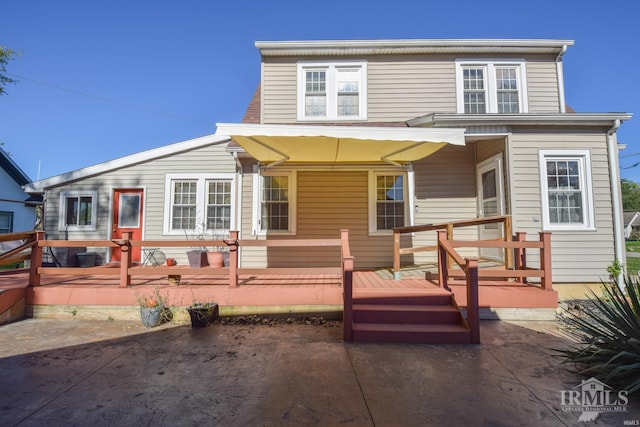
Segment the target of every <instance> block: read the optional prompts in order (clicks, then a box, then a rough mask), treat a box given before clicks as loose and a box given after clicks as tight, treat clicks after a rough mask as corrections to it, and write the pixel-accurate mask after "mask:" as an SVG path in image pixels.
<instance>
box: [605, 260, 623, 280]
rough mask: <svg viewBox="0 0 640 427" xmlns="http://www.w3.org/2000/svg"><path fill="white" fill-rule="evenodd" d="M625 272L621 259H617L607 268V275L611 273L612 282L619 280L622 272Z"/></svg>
mask: <svg viewBox="0 0 640 427" xmlns="http://www.w3.org/2000/svg"><path fill="white" fill-rule="evenodd" d="M623 270H624V264H623V263H621V262H620V260H619V259H616V260H615V261H613V262H612V263H611V265H609V267H607V273H609V278H610V279H611V280H617V279H618V277H619V276H620V274H622V271H623Z"/></svg>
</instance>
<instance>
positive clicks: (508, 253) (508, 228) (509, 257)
mask: <svg viewBox="0 0 640 427" xmlns="http://www.w3.org/2000/svg"><path fill="white" fill-rule="evenodd" d="M502 221H503V227H502V228H503V230H502V231H503V233H504V241H505V242H508V241H510V240H512V239H513V225H512V222H511V217H510V216H505V217H504V219H503V220H502ZM504 265H505V267H506V268H511V267H512V266H513V252H512V250H511V249H509V248H505V249H504Z"/></svg>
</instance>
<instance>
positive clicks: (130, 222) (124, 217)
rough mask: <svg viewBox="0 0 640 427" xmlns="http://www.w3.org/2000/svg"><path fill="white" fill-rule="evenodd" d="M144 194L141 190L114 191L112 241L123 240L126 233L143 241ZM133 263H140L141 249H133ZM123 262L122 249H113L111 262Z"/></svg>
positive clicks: (125, 189)
mask: <svg viewBox="0 0 640 427" xmlns="http://www.w3.org/2000/svg"><path fill="white" fill-rule="evenodd" d="M143 196H144V192H143V190H142V189H140V188H132V189H129V188H124V189H115V190H113V218H112V222H111V223H112V231H111V238H112V239H114V240H115V239H122V236H123V233H124V232H125V231H131V232H132V233H133V235H132V239H134V240H142V206H143ZM131 256H132V258H131V261H133V262H140V259H141V257H140V248H139V247H135V248H132V249H131ZM120 260H121V251H120V248H112V249H111V261H112V262H118V261H120Z"/></svg>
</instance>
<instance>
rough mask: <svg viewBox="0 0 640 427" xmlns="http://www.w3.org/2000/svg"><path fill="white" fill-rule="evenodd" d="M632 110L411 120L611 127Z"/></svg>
mask: <svg viewBox="0 0 640 427" xmlns="http://www.w3.org/2000/svg"><path fill="white" fill-rule="evenodd" d="M631 117H632V114H629V113H562V114H440V113H434V114H427V115H425V116H421V117H417V118H415V119H411V120H408V121H407V125H409V126H410V127H427V128H440V127H441V126H442V127H444V128H448V127H457V126H463V127H464V126H492V125H494V126H495V125H499V126H532V125H544V126H611V124H612V123H614V122H615V121H616V120H619V121H621V122H623V121H626V120H630V119H631Z"/></svg>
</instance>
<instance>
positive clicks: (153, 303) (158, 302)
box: [136, 288, 167, 308]
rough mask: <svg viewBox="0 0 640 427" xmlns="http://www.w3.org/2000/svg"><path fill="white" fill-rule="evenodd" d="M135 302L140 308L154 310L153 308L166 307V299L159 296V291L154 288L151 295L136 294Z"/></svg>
mask: <svg viewBox="0 0 640 427" xmlns="http://www.w3.org/2000/svg"><path fill="white" fill-rule="evenodd" d="M136 302H137V303H138V305H139V306H140V307H141V308H155V307H166V306H167V298H166V297H164V296H162V295H160V291H159V290H158V288H155V289H154V290H153V294H152V295H139V294H136Z"/></svg>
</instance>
